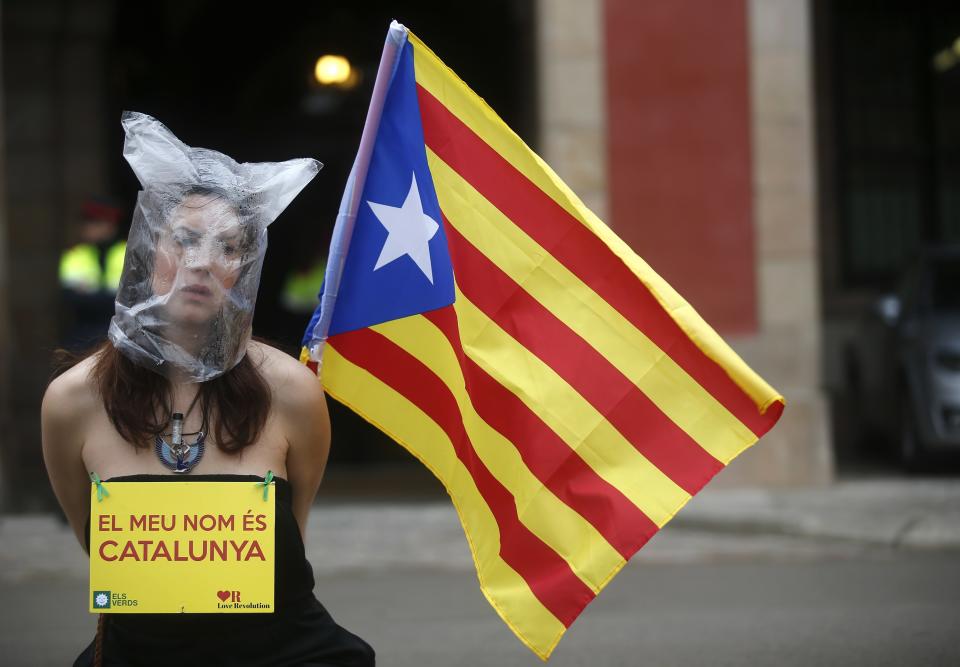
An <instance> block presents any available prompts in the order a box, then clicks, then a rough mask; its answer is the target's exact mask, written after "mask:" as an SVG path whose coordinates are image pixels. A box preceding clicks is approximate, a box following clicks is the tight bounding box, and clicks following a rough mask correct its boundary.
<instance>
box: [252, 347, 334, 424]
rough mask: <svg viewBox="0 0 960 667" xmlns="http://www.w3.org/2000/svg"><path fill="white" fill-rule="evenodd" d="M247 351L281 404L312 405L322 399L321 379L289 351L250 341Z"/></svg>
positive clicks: (291, 405) (294, 405)
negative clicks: (288, 352)
mask: <svg viewBox="0 0 960 667" xmlns="http://www.w3.org/2000/svg"><path fill="white" fill-rule="evenodd" d="M248 353H249V354H250V359H251V361H253V363H254V365H255V366H256V367H257V368H258V369H259V370H260V372H261V373H262V374H263V376H264V378H266V380H267V383H268V384H269V385H270V390H271V392H272V394H273V397H274V399H275V400H276V401H277V402H278V403H279V404H280V405H281V406H290V407H295V408H296V407H298V406H304V405H311V404H314V405H315V404H316V402H317V401H318V400H321V399H322V397H323V389H322V388H321V386H320V380H319V379H318V378H317V376H316V375H315V374H314V372H313V371H311V370H310V369H309V368H307V367H306V366H305V365H304V364H302V363H300V361H298V360H297V359H294V358H293V357H291V356H290V355H289V354H287V353H285V352H282V351H281V350H278V349H277V348H275V347H271V346H270V345H267V344H265V343H261V342H259V341H251V342H250V347H249V348H248Z"/></svg>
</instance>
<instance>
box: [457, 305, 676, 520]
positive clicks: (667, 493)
mask: <svg viewBox="0 0 960 667" xmlns="http://www.w3.org/2000/svg"><path fill="white" fill-rule="evenodd" d="M454 309H455V310H456V312H457V318H458V319H459V323H460V335H461V339H462V340H463V348H464V351H465V352H466V353H467V355H468V356H469V357H470V358H471V359H473V360H474V361H475V362H476V363H477V364H478V365H479V366H480V367H481V368H483V369H484V370H485V371H486V372H487V373H489V374H490V375H491V376H492V377H493V378H494V379H495V380H497V382H499V383H500V384H502V385H503V386H504V387H506V388H507V389H508V390H510V391H511V392H513V393H514V394H516V395H517V397H518V398H519V399H520V400H521V401H523V403H524V404H525V405H526V406H527V407H528V408H530V410H531V411H532V412H533V413H534V414H536V415H537V416H538V417H540V419H542V420H543V422H544V423H545V424H546V425H547V426H549V427H550V428H551V429H552V430H553V431H554V432H555V433H556V434H557V435H558V436H560V438H561V439H562V440H563V441H564V442H566V443H567V444H568V445H569V446H570V448H571V449H573V450H575V451H576V452H577V453H578V454H579V455H580V458H582V459H583V460H584V462H586V464H587V465H589V466H590V467H591V468H592V469H593V470H594V472H596V473H597V475H599V476H600V477H602V478H603V479H604V480H606V481H607V482H608V483H610V484H611V485H613V486H615V487H616V488H617V489H618V490H619V491H620V492H621V493H622V494H623V495H625V496H626V497H627V498H628V499H629V500H630V501H631V502H632V503H633V504H634V505H636V506H637V508H639V509H640V511H641V512H643V513H644V514H646V515H647V516H648V517H649V518H650V520H651V521H653V522H654V523H655V524H657V526H663V525H664V524H665V523H666V522H667V521H669V520H670V518H671V517H673V515H674V514H675V513H676V512H677V510H679V509H680V508H681V507H682V506H683V505H684V504H685V503H686V502H687V501H688V500H690V496H689V494H687V492H686V491H684V490H683V489H681V488H680V487H679V486H677V485H676V484H675V483H674V482H673V480H671V479H670V478H669V477H667V476H666V475H664V474H663V472H661V471H660V469H659V468H657V467H656V466H655V465H653V464H652V463H650V461H649V460H647V458H646V457H644V456H643V455H642V454H641V453H640V452H638V451H637V449H636V448H635V447H634V446H633V445H631V444H630V443H629V442H628V441H627V440H626V439H625V438H624V437H623V435H621V434H620V432H619V431H617V430H616V429H615V428H614V427H613V426H612V425H611V424H610V423H609V422H608V421H607V420H606V419H605V418H604V417H603V415H601V414H600V413H599V412H598V411H597V410H596V408H594V407H593V406H592V405H590V403H589V402H587V401H586V400H585V399H584V398H583V396H581V395H580V394H579V393H578V392H577V391H576V390H575V389H574V388H573V387H571V386H570V385H569V384H568V383H567V382H566V380H564V379H563V378H561V377H560V376H559V375H557V373H556V371H554V370H553V369H552V368H550V367H549V366H548V365H547V364H545V363H544V362H543V361H541V360H540V359H539V358H538V357H537V356H535V355H534V354H533V353H532V352H530V351H529V350H527V348H525V347H524V346H523V345H521V344H520V343H518V342H517V341H516V340H514V339H513V338H512V337H511V336H510V335H509V334H507V333H506V332H505V331H503V329H501V328H500V327H499V326H498V325H497V324H496V323H495V322H494V321H493V320H491V319H490V318H488V317H487V316H486V315H485V314H484V313H483V312H482V311H481V310H480V309H479V308H477V307H476V306H475V305H474V304H473V303H472V302H470V300H469V299H467V298H466V297H465V296H464V295H463V293H462V292H460V291H459V290H457V300H456V302H455V303H454Z"/></svg>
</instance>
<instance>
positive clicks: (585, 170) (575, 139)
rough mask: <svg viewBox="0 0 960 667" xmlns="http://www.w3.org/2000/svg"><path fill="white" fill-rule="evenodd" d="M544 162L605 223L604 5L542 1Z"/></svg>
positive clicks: (599, 0) (594, 0) (590, 0)
mask: <svg viewBox="0 0 960 667" xmlns="http://www.w3.org/2000/svg"><path fill="white" fill-rule="evenodd" d="M536 11H537V17H536V26H537V69H538V71H537V78H538V92H539V119H540V122H539V135H540V141H539V143H538V148H539V153H540V156H541V157H542V158H543V159H544V160H546V162H547V164H549V165H550V166H551V167H553V169H554V170H556V172H557V174H559V176H560V178H562V179H563V180H564V181H565V182H566V183H567V185H569V186H570V187H571V189H572V190H573V191H574V192H576V193H577V194H578V195H579V196H580V198H581V199H583V202H584V203H585V204H586V205H587V207H588V208H590V210H592V211H593V212H594V213H596V214H597V216H599V218H600V219H601V220H604V221H607V223H608V224H609V220H607V211H608V207H607V182H606V181H607V173H606V172H607V148H606V131H607V128H606V104H605V101H604V100H605V95H606V92H605V89H604V56H603V0H538V2H537V10H536Z"/></svg>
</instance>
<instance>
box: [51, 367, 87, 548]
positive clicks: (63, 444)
mask: <svg viewBox="0 0 960 667" xmlns="http://www.w3.org/2000/svg"><path fill="white" fill-rule="evenodd" d="M74 371H79V369H78V368H74V369H71V371H68V372H67V373H66V374H64V375H61V376H60V377H58V378H57V379H55V380H54V381H53V382H51V383H50V386H49V387H47V391H46V393H45V394H44V396H43V404H42V406H41V408H40V429H41V439H42V445H43V461H44V463H45V464H46V467H47V474H48V475H49V476H50V484H51V485H52V486H53V492H54V494H56V496H57V500H58V501H59V502H60V507H62V508H63V512H64V514H66V515H67V520H68V521H69V522H70V526H71V528H73V532H74V534H75V535H76V536H77V540H79V541H80V545H81V546H83V547H84V549H86V544H85V542H86V539H85V538H86V536H85V534H84V526H85V523H86V520H87V515H88V514H89V511H90V479H89V478H88V477H87V471H86V468H85V466H84V464H83V458H82V453H83V433H84V432H85V418H84V417H85V415H84V413H85V412H86V411H85V410H84V409H83V405H82V403H83V396H84V389H85V388H83V387H81V386H78V385H80V384H82V383H78V382H77V377H76V373H75V372H74Z"/></svg>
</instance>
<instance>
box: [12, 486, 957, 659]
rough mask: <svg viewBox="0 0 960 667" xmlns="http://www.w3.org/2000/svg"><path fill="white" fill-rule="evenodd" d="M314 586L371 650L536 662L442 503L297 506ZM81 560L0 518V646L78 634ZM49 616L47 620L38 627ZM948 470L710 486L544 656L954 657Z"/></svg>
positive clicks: (89, 627)
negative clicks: (821, 482)
mask: <svg viewBox="0 0 960 667" xmlns="http://www.w3.org/2000/svg"><path fill="white" fill-rule="evenodd" d="M307 550H308V556H309V558H310V560H311V562H312V563H313V565H314V570H315V572H316V573H317V580H318V586H317V594H318V597H319V598H320V599H321V600H323V601H324V603H325V604H326V605H327V606H328V607H329V608H330V610H331V612H332V613H333V614H334V616H335V617H336V618H337V619H338V620H339V621H340V622H341V623H342V624H343V625H345V626H347V627H349V628H350V629H352V630H354V631H355V632H357V634H360V635H362V636H364V637H365V638H367V639H368V640H369V641H370V642H371V643H372V644H373V645H374V646H375V647H376V648H377V650H378V653H379V655H380V661H379V664H381V665H386V666H390V665H398V666H400V667H407V666H413V665H418V666H419V665H506V666H510V665H535V664H539V661H538V660H537V659H536V658H535V657H534V656H533V655H532V654H531V653H529V652H528V650H527V649H526V648H524V647H523V646H522V645H521V644H520V643H519V642H518V641H517V640H516V639H515V638H514V637H513V636H512V634H511V633H510V631H509V630H508V629H507V628H506V626H504V625H503V623H502V622H501V621H500V620H499V618H498V617H497V616H496V615H495V614H494V612H493V611H492V610H491V609H490V607H489V605H488V604H487V603H486V601H485V599H484V598H483V596H482V595H481V594H480V592H479V589H478V586H477V583H476V578H475V575H474V574H473V571H472V564H471V561H470V556H469V552H468V551H467V548H466V543H465V540H464V538H463V534H462V531H461V529H460V527H459V525H458V523H457V520H456V516H455V513H454V512H453V510H452V509H451V507H450V505H449V503H443V502H426V503H424V502H417V503H413V502H392V503H389V504H382V503H358V502H353V501H350V502H345V501H342V500H341V501H339V502H334V501H333V500H332V499H330V498H327V499H326V500H324V501H323V502H321V504H320V505H319V506H318V507H316V508H315V510H314V512H313V513H312V515H311V521H310V527H309V532H308V541H307ZM85 577H86V560H85V557H84V556H83V554H82V551H81V550H80V548H79V546H77V545H76V543H75V540H74V539H73V537H72V535H71V534H70V533H69V532H68V531H67V530H66V529H65V528H64V527H63V526H62V525H61V524H60V523H59V522H58V521H57V520H56V519H55V518H54V517H49V516H26V517H6V518H3V519H0V589H2V590H3V599H4V603H3V606H2V608H0V656H2V657H0V664H4V665H11V666H16V665H59V664H69V661H70V659H71V658H72V656H75V655H76V653H77V652H78V651H79V649H80V648H81V647H82V646H83V645H84V644H85V643H86V642H87V641H89V638H90V637H91V636H92V632H93V619H92V618H91V617H90V616H89V615H87V614H86V613H85V612H84V611H83V610H84V609H85V604H86V585H85ZM54 629H55V630H54ZM958 636H960V484H958V483H957V482H953V481H950V480H901V481H893V482H890V481H873V482H857V483H847V484H839V485H836V486H832V487H829V488H827V489H814V490H796V491H779V492H771V491H764V490H735V491H734V490H722V489H721V490H712V489H711V490H708V491H706V492H705V493H704V494H702V495H701V496H698V498H697V499H695V500H694V501H693V502H692V503H691V504H690V505H689V506H688V507H687V508H685V509H684V510H683V511H682V512H681V513H680V515H679V516H678V517H677V519H675V521H674V522H673V523H671V524H670V525H669V526H667V528H666V529H664V530H663V531H661V533H659V534H658V535H657V536H655V537H654V539H653V540H652V541H651V543H650V544H649V545H648V546H647V547H645V548H644V549H643V550H642V551H641V552H640V554H638V556H637V557H635V559H634V560H633V561H632V562H631V564H630V565H629V566H628V567H627V568H626V569H625V570H624V571H623V572H622V573H621V574H620V575H619V576H618V577H617V579H616V580H615V581H614V582H613V584H612V585H611V586H610V587H609V588H608V589H607V590H606V591H605V592H604V593H603V594H602V595H601V596H600V597H599V598H598V600H597V601H596V602H594V603H593V604H592V605H590V607H588V608H587V610H586V611H585V612H584V614H583V615H582V616H581V618H580V619H579V620H578V621H577V622H576V624H574V626H573V627H572V628H571V630H570V631H569V632H568V634H567V636H566V637H565V638H564V640H563V641H562V642H561V643H560V646H559V648H558V649H557V652H556V653H555V654H554V657H553V658H552V659H551V661H550V663H551V664H552V665H558V666H561V667H563V666H572V665H590V667H599V666H605V665H635V664H656V665H701V664H720V665H724V664H730V665H739V664H777V665H808V664H844V665H846V664H863V665H899V664H932V665H936V664H944V665H947V664H960V642H957V640H956V638H957V637H958Z"/></svg>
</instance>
